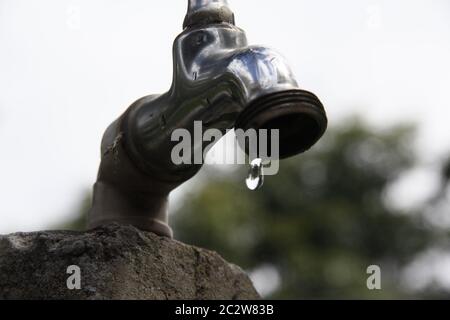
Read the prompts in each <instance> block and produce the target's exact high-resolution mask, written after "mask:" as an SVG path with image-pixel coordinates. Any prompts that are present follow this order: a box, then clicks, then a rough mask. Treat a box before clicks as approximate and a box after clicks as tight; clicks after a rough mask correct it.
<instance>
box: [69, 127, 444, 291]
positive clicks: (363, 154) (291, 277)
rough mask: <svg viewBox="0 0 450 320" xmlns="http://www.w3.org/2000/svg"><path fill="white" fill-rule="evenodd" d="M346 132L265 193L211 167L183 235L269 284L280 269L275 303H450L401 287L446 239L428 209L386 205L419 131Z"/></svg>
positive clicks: (180, 216) (287, 169) (180, 219)
mask: <svg viewBox="0 0 450 320" xmlns="http://www.w3.org/2000/svg"><path fill="white" fill-rule="evenodd" d="M344 125H345V126H342V127H335V128H332V129H330V130H329V131H328V133H327V135H326V136H325V137H324V139H323V140H321V142H320V143H319V144H318V145H317V146H315V147H314V148H313V149H312V150H311V151H309V152H307V153H305V154H304V155H301V156H297V157H295V158H291V159H288V160H283V161H282V162H281V163H280V172H279V174H278V175H276V176H270V177H266V182H265V184H264V186H263V187H262V188H261V189H259V190H258V191H249V190H248V189H247V188H246V187H245V184H244V178H245V176H246V174H247V173H246V169H244V168H241V169H240V170H238V171H234V172H233V173H230V172H226V173H224V172H220V173H217V171H216V170H214V168H211V167H208V166H205V167H204V169H203V170H202V174H201V175H203V177H205V176H206V179H203V181H202V182H203V183H202V184H201V185H200V187H199V188H196V189H195V190H194V191H191V192H190V193H189V194H188V195H187V196H186V199H187V201H185V202H184V203H183V205H182V206H181V207H180V208H178V209H177V210H176V212H174V213H173V214H172V215H171V219H172V221H171V225H172V227H173V228H174V231H175V238H176V239H178V240H180V241H183V242H186V243H190V244H194V245H197V246H200V247H204V248H209V249H211V250H215V251H217V252H219V253H220V254H221V255H222V256H223V257H224V258H225V259H227V260H228V261H231V262H234V263H236V264H237V265H240V266H241V267H243V268H245V269H246V270H250V271H252V270H263V271H264V272H267V270H269V271H271V274H268V275H267V278H268V279H269V278H273V273H274V272H276V275H277V276H278V278H279V284H278V285H277V286H276V290H275V291H273V292H272V293H271V294H270V295H269V298H287V299H302V298H319V299H327V298H340V299H346V298H387V299H389V298H410V297H415V298H430V297H433V298H443V297H446V298H448V297H450V293H449V292H448V291H445V290H443V289H442V288H438V287H433V286H429V287H427V288H425V289H424V290H423V291H422V292H414V293H412V292H409V291H408V290H407V289H406V288H405V286H403V284H402V268H403V267H405V266H406V265H407V264H408V263H410V262H411V261H413V260H414V259H415V258H416V256H417V255H418V254H420V253H421V252H423V251H424V250H426V249H427V248H429V247H431V246H433V244H435V243H436V242H437V240H438V239H436V237H437V236H439V235H441V234H440V233H439V232H436V231H435V230H434V229H432V228H431V227H430V226H429V224H427V223H425V222H424V219H423V214H421V213H423V212H422V211H423V210H424V208H418V209H417V212H409V213H405V212H399V211H397V210H395V209H392V208H391V206H389V204H387V203H386V200H385V198H386V197H385V194H386V189H387V187H388V186H389V185H390V184H391V183H393V182H394V181H395V180H396V178H397V177H398V176H399V175H400V174H401V173H403V172H404V171H406V170H407V169H408V168H410V167H411V166H413V165H414V164H415V159H416V157H415V154H414V151H413V148H412V145H413V144H412V141H413V133H414V130H413V127H412V126H397V127H394V128H391V129H389V130H384V131H383V132H381V133H380V131H379V130H377V131H376V132H375V131H374V130H371V129H370V128H369V127H368V126H367V125H365V124H364V123H362V122H361V121H359V120H358V119H354V120H352V121H350V122H344ZM449 163H450V161H449ZM448 168H450V164H449V165H447V166H446V167H445V169H443V177H444V179H447V180H446V181H448V176H449V174H448V172H449V170H450V169H448ZM200 179H201V177H200ZM440 193H442V192H441V191H440ZM89 205H90V196H86V198H85V199H84V200H83V202H82V203H81V207H80V208H79V212H80V215H79V216H78V217H77V218H76V219H74V220H73V221H70V222H68V223H66V224H64V225H63V226H62V228H64V229H74V230H82V229H83V228H84V225H85V216H86V213H87V211H88V208H89ZM445 234H446V233H444V235H445ZM370 265H379V266H380V267H381V271H382V290H372V291H370V290H368V289H367V286H366V280H367V278H368V276H369V275H368V274H367V273H366V270H367V267H368V266H370ZM264 272H263V273H262V275H263V276H264V275H265V273H264ZM259 274H260V275H261V272H260V273H259Z"/></svg>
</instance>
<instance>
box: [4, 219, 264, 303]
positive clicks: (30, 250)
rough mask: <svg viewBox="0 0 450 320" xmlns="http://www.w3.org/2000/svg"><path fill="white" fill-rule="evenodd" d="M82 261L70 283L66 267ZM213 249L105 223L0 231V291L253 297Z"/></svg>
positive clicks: (47, 295) (57, 295) (40, 295)
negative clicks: (77, 283) (74, 284)
mask: <svg viewBox="0 0 450 320" xmlns="http://www.w3.org/2000/svg"><path fill="white" fill-rule="evenodd" d="M71 265H76V266H78V267H79V268H80V275H81V277H80V278H81V289H79V290H77V289H72V290H69V289H68V287H67V280H68V278H69V277H71V276H72V274H71V273H69V274H68V273H67V268H68V267H69V266H71ZM258 298H259V296H258V294H257V292H256V291H255V289H254V287H253V285H252V283H251V281H250V280H249V278H248V277H247V275H246V274H245V273H244V272H243V271H242V270H241V269H240V268H239V267H237V266H235V265H232V264H229V263H227V262H226V261H225V260H223V259H222V258H221V257H220V256H219V255H218V254H217V253H214V252H211V251H207V250H204V249H200V248H196V247H193V246H188V245H185V244H182V243H180V242H177V241H175V240H171V239H167V238H162V237H159V236H157V235H155V234H153V233H149V232H144V231H140V230H138V229H136V228H134V227H131V226H120V225H117V224H111V225H108V226H105V227H102V228H98V229H95V230H92V231H88V232H72V231H46V232H35V233H15V234H11V235H6V236H0V299H258Z"/></svg>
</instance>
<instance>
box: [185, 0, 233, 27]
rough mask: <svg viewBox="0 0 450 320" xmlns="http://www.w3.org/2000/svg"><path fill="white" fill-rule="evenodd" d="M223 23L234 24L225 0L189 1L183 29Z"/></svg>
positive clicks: (231, 13)
mask: <svg viewBox="0 0 450 320" xmlns="http://www.w3.org/2000/svg"><path fill="white" fill-rule="evenodd" d="M224 22H225V23H231V24H234V14H233V12H232V11H231V9H230V7H229V6H228V1H227V0H189V2H188V11H187V14H186V18H185V19H184V23H183V28H187V27H192V26H195V25H207V24H213V23H224Z"/></svg>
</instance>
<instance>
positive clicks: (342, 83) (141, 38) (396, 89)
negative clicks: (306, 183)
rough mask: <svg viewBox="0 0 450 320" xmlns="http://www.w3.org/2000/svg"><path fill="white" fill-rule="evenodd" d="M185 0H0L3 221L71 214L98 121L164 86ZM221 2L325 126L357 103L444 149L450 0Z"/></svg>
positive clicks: (87, 182)
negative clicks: (286, 73)
mask: <svg viewBox="0 0 450 320" xmlns="http://www.w3.org/2000/svg"><path fill="white" fill-rule="evenodd" d="M186 3H187V1H185V0H174V1H153V0H78V1H76V0H40V1H33V0H0V144H1V158H0V214H1V216H0V218H1V219H0V233H8V232H14V231H31V230H38V229H41V228H44V227H48V226H49V225H51V224H53V223H57V222H58V221H62V220H64V219H66V218H67V217H68V216H69V215H70V214H71V213H72V212H73V210H74V206H76V205H77V204H78V203H79V201H80V197H81V196H82V195H83V193H85V192H86V190H87V189H88V188H90V187H91V185H92V184H93V183H94V182H95V177H96V172H97V168H98V163H99V145H100V138H101V135H102V134H103V132H104V130H105V128H106V127H107V125H108V124H109V123H111V122H112V121H113V120H114V119H115V118H116V117H117V116H119V115H120V114H121V113H122V112H123V111H124V110H125V109H126V108H127V107H128V106H129V105H130V104H131V103H132V102H133V101H135V100H136V99H137V98H139V97H141V96H144V95H147V94H151V93H162V92H164V91H166V90H167V89H168V88H169V86H170V82H171V74H172V57H171V46H172V42H173V39H174V37H175V36H176V35H177V34H178V33H179V32H180V31H181V25H182V21H183V18H184V14H185V10H186ZM230 4H231V6H232V8H233V9H234V11H235V14H236V21H237V24H238V25H239V26H240V27H242V28H244V29H245V30H246V31H247V35H248V38H249V40H250V42H251V43H254V44H264V45H268V46H271V47H274V48H276V49H277V50H278V51H280V52H281V53H283V54H284V55H285V56H286V57H287V59H288V61H289V62H290V63H291V65H292V67H293V70H294V72H295V73H296V75H297V77H298V80H299V83H300V84H301V86H302V87H303V88H305V89H308V90H311V91H313V92H315V93H316V94H317V95H318V96H319V97H320V98H321V100H322V102H323V103H324V105H325V107H326V108H327V111H328V114H329V118H330V125H331V126H333V125H334V124H336V123H339V121H341V120H342V119H343V118H345V117H346V116H349V115H352V114H355V113H356V114H360V115H362V116H363V117H364V118H366V119H367V120H368V121H370V122H371V123H373V124H374V125H376V126H379V127H384V126H386V125H389V124H394V123H397V122H399V121H403V120H413V121H415V122H417V123H418V124H419V128H420V130H419V135H418V138H419V139H418V147H420V148H421V150H422V151H423V152H422V156H423V159H424V162H427V161H428V162H433V161H434V160H435V159H439V158H442V157H443V156H444V155H446V154H447V152H449V151H450V145H449V141H450V128H449V124H448V123H449V116H450V109H449V107H450V106H449V103H450V90H449V89H450V1H447V0H417V1H411V0H386V1H379V0H341V1H335V0H309V1H299V0H284V1H282V0H277V1H267V0H266V1H264V0H241V1H238V0H230ZM423 179H425V180H423ZM422 180H423V181H425V182H426V181H428V180H427V178H426V177H425V178H422ZM423 181H422V182H423ZM412 182H414V181H412ZM416 182H421V181H420V179H419V180H417V181H416ZM430 183H431V182H430ZM412 184H414V183H412ZM415 184H419V187H418V188H419V190H418V192H419V193H420V191H421V190H424V189H427V188H429V186H428V185H427V183H415ZM416 188H417V187H416ZM410 192H411V190H409V189H408V190H406V192H405V189H404V190H403V194H405V196H404V198H405V199H407V198H408V193H410Z"/></svg>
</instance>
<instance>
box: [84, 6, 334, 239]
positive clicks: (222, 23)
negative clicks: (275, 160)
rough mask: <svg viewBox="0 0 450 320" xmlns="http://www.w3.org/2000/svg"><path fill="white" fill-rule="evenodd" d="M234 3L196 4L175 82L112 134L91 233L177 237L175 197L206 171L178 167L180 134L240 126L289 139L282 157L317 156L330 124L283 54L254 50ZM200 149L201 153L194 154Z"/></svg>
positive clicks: (177, 45) (177, 54)
mask: <svg viewBox="0 0 450 320" xmlns="http://www.w3.org/2000/svg"><path fill="white" fill-rule="evenodd" d="M233 22H234V16H233V13H232V12H231V10H230V9H229V7H228V5H227V1H224V0H221V1H220V0H217V1H204V0H203V1H202V0H197V1H195V0H190V1H189V7H188V13H187V15H186V19H185V25H184V26H185V30H184V31H183V32H182V33H181V34H180V35H179V36H178V37H177V38H176V39H175V41H174V45H173V62H174V63H173V82H172V86H171V88H170V89H169V90H168V91H167V92H166V93H164V94H160V95H151V96H147V97H144V98H142V99H140V100H138V101H136V102H135V103H134V104H133V105H131V107H130V108H129V109H128V110H127V111H126V112H125V113H124V115H122V116H121V117H120V118H119V119H118V120H117V121H116V122H114V123H113V124H112V125H111V126H110V127H109V128H108V130H107V131H106V133H105V135H104V138H103V141H102V162H101V165H100V170H99V176H98V180H97V183H96V185H95V187H94V190H95V194H94V202H93V207H92V209H91V212H90V215H89V226H90V227H95V226H98V225H100V224H103V223H107V222H111V221H116V222H121V223H131V224H133V225H135V226H137V227H140V228H142V229H146V230H150V231H154V232H156V233H158V234H160V235H165V236H171V230H170V228H169V226H168V225H167V197H168V194H169V193H170V191H171V190H173V189H174V188H176V187H177V186H179V185H180V184H181V183H183V182H184V181H186V180H188V179H190V178H191V177H193V176H194V175H195V174H196V173H197V172H198V170H199V169H200V167H201V166H200V165H175V164H173V162H172V161H171V150H172V148H173V147H174V146H175V145H176V144H177V143H176V142H172V141H171V139H170V137H171V134H172V132H173V131H174V130H175V129H178V128H185V129H187V130H189V131H190V132H192V131H193V124H194V121H202V122H203V127H204V130H206V129H210V128H216V129H219V130H221V131H222V132H225V130H226V129H230V128H233V127H239V128H243V129H248V128H255V129H259V128H267V129H275V128H276V129H279V130H280V138H281V140H280V158H285V157H289V156H292V155H295V154H297V153H300V152H303V151H305V150H307V149H308V148H310V147H311V146H312V145H313V144H314V143H315V142H316V141H317V140H318V139H319V138H320V137H321V136H322V134H323V133H324V131H325V129H326V125H327V118H326V115H325V112H324V109H323V107H322V104H321V103H320V101H319V100H318V99H317V97H316V96H315V95H313V94H312V93H310V92H307V91H304V90H301V89H300V88H299V87H298V84H297V81H296V79H295V77H294V75H293V73H292V72H291V70H290V68H289V66H288V65H287V63H286V61H285V59H284V58H283V57H282V56H281V55H280V54H279V53H277V52H276V51H274V50H272V49H270V48H266V47H261V46H249V45H248V43H247V38H246V36H245V33H244V31H243V30H242V29H240V28H238V27H236V26H235V25H234V24H233ZM194 147H198V146H194Z"/></svg>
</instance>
